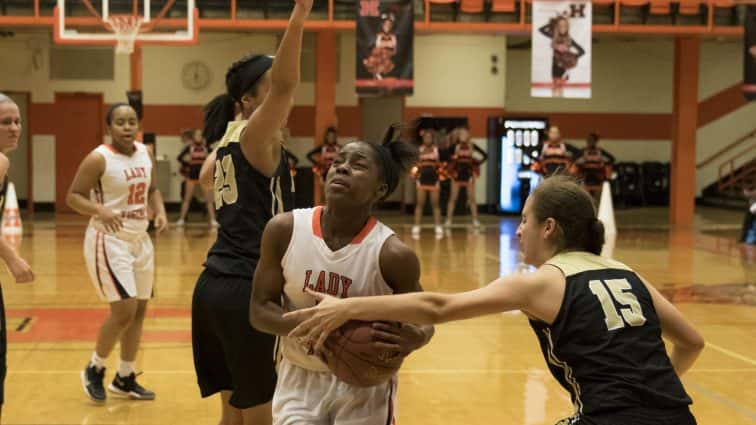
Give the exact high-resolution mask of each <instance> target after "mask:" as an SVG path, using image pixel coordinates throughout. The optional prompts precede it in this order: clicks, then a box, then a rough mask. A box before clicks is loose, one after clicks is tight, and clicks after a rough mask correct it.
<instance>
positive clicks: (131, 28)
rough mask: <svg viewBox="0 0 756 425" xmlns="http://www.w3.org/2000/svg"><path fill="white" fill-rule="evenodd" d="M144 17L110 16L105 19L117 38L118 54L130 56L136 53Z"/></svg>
mask: <svg viewBox="0 0 756 425" xmlns="http://www.w3.org/2000/svg"><path fill="white" fill-rule="evenodd" d="M142 21H143V19H142V17H141V16H134V15H110V16H108V17H107V19H105V22H107V24H108V26H109V27H110V30H111V31H113V33H114V34H115V36H116V53H120V54H126V55H130V54H131V53H132V52H133V51H134V43H135V42H136V39H137V35H138V34H139V29H140V28H141V27H142Z"/></svg>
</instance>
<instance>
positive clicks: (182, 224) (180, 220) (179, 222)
mask: <svg viewBox="0 0 756 425" xmlns="http://www.w3.org/2000/svg"><path fill="white" fill-rule="evenodd" d="M184 224H186V222H185V221H184V219H183V218H182V219H179V220H177V221H176V223H175V224H174V226H176V227H184Z"/></svg>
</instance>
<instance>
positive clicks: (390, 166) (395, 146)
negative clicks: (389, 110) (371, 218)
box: [367, 124, 418, 200]
mask: <svg viewBox="0 0 756 425" xmlns="http://www.w3.org/2000/svg"><path fill="white" fill-rule="evenodd" d="M402 129H403V126H402V125H401V124H392V125H391V126H390V127H389V128H388V130H387V131H386V134H385V136H383V141H382V142H381V143H380V144H378V143H373V142H367V144H368V145H369V146H370V147H372V148H373V151H374V152H375V153H376V158H377V160H378V164H379V165H380V169H381V176H382V177H383V181H384V183H386V185H387V186H388V190H387V191H386V194H385V195H384V196H383V199H386V198H387V197H388V196H389V195H391V194H392V193H393V192H394V190H396V188H397V186H399V180H400V178H401V176H402V175H403V174H404V173H406V172H407V171H409V169H410V168H412V166H413V165H415V163H416V162H417V159H418V152H417V148H416V147H415V146H414V145H412V144H410V143H405V142H404V141H402V140H401V131H402ZM383 199H382V200H383Z"/></svg>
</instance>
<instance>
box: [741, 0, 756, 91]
mask: <svg viewBox="0 0 756 425" xmlns="http://www.w3.org/2000/svg"><path fill="white" fill-rule="evenodd" d="M743 33H744V35H745V37H744V39H743V47H744V49H745V56H744V58H743V95H744V96H745V97H746V99H748V100H756V5H752V4H749V5H748V6H747V8H746V18H745V30H744V31H743Z"/></svg>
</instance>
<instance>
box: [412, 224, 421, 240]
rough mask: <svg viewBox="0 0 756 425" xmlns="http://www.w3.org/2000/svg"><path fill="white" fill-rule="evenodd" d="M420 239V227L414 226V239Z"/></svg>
mask: <svg viewBox="0 0 756 425" xmlns="http://www.w3.org/2000/svg"><path fill="white" fill-rule="evenodd" d="M419 237H420V226H417V225H415V226H412V238H414V239H418V238H419Z"/></svg>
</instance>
